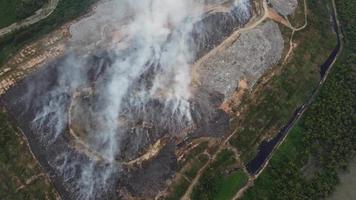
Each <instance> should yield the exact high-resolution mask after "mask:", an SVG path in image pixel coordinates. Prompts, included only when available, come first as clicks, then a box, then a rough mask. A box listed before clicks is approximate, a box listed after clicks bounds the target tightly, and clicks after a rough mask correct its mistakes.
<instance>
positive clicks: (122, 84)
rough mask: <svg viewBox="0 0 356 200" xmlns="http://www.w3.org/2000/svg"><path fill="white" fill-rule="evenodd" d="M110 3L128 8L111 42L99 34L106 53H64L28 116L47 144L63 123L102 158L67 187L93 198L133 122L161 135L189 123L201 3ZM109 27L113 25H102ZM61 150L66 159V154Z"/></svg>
mask: <svg viewBox="0 0 356 200" xmlns="http://www.w3.org/2000/svg"><path fill="white" fill-rule="evenodd" d="M116 1H117V2H116V4H117V5H120V6H125V7H124V8H121V9H120V10H121V11H125V12H126V13H125V17H123V16H124V15H120V20H126V21H125V23H122V25H120V27H119V28H116V29H114V31H113V34H112V35H115V34H118V35H120V38H121V39H120V40H119V41H117V40H115V39H112V40H110V39H111V38H110V37H109V41H111V42H108V39H107V38H106V39H103V40H102V41H104V44H105V45H106V47H107V49H106V50H104V51H102V50H100V51H99V50H97V51H92V52H90V53H87V52H86V53H74V52H70V51H69V52H68V55H69V56H66V58H65V60H64V61H62V62H61V64H60V66H59V67H58V70H57V71H58V74H59V75H58V76H59V78H58V81H57V83H56V86H55V87H54V89H51V90H50V91H49V92H48V93H47V94H46V95H45V96H44V97H43V100H42V101H41V102H37V103H38V104H40V105H42V110H41V111H40V112H39V113H38V114H37V116H36V118H35V119H34V121H33V126H34V127H36V128H37V129H46V131H43V132H46V133H47V135H42V137H43V139H44V140H49V138H50V140H49V141H50V142H54V141H55V140H56V138H58V137H59V135H60V134H63V133H64V132H65V129H67V128H68V124H69V128H70V129H71V132H72V133H74V135H75V137H78V138H79V139H80V140H82V142H83V143H85V144H84V145H85V147H88V148H90V150H91V151H93V152H95V153H94V154H95V155H99V157H103V158H105V167H101V166H98V165H97V164H95V163H94V162H86V163H80V164H81V165H83V164H84V165H85V166H83V167H82V169H81V170H80V175H79V178H77V180H76V181H75V183H76V185H73V190H76V192H77V193H78V197H77V198H79V199H90V198H93V199H94V198H95V195H96V194H94V193H95V192H96V190H97V189H96V188H97V187H99V186H100V188H101V189H103V190H104V191H105V188H106V186H107V185H108V184H111V180H110V178H111V175H112V174H113V173H114V172H115V173H117V172H118V171H120V166H121V164H120V162H121V160H120V158H122V157H123V156H122V154H124V153H125V152H121V150H122V149H123V148H121V147H122V146H121V145H123V142H124V138H127V134H128V133H130V129H131V127H132V126H135V125H136V123H139V122H140V123H141V121H143V122H151V123H152V124H154V125H155V126H156V127H158V128H161V129H163V130H165V131H166V134H179V132H180V131H181V130H182V129H184V128H187V127H189V126H192V125H193V123H194V122H193V116H192V115H193V114H192V112H193V111H194V108H192V106H191V98H192V91H191V88H190V87H191V85H190V84H191V77H190V65H191V64H192V63H193V62H194V59H195V58H196V52H195V51H194V48H192V45H191V43H190V42H191V41H192V38H191V37H192V30H193V27H194V24H195V23H196V22H197V21H199V20H200V19H201V17H202V14H203V11H204V4H205V3H202V2H198V1H193V0H139V1H138V0H116ZM238 2H240V1H236V6H242V7H241V10H247V9H248V8H245V7H243V6H244V5H245V4H246V3H245V1H243V3H242V4H241V5H240V4H238ZM106 14H107V15H111V13H106ZM114 16H116V15H113V17H114ZM113 21H115V20H113ZM111 25H112V26H113V27H115V26H116V24H109V25H108V26H111ZM103 30H106V29H103ZM97 34H98V35H101V36H103V37H104V36H105V37H107V35H109V36H110V34H107V33H105V34H102V33H97ZM105 42H106V43H105ZM93 43H95V41H93ZM83 48H84V47H83ZM100 49H103V48H102V47H101V48H100ZM98 52H99V53H98ZM93 54H94V55H95V56H94V58H93V56H92V55H93ZM195 116H199V114H195ZM71 123H73V124H75V126H74V125H73V126H71V125H72V124H71ZM48 127H50V129H49V130H47V129H48ZM77 132H81V133H77ZM83 135H84V136H83ZM61 156H62V157H63V158H62V160H65V162H67V158H68V155H61ZM58 159H60V160H61V158H58ZM77 164H78V163H77ZM74 165H75V164H74ZM73 168H75V167H74V166H73V162H72V163H71V164H67V163H64V164H62V165H60V167H59V168H58V167H57V170H58V171H59V173H61V174H62V175H63V176H64V180H71V179H73V178H74V176H77V175H74V174H73V173H68V171H69V172H71V171H72V169H73ZM68 174H69V175H68ZM108 187H109V186H108Z"/></svg>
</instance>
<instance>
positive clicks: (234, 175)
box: [191, 150, 248, 200]
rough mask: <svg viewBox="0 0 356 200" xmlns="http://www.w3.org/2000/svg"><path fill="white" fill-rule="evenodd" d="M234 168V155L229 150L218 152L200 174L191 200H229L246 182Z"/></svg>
mask: <svg viewBox="0 0 356 200" xmlns="http://www.w3.org/2000/svg"><path fill="white" fill-rule="evenodd" d="M236 168H237V166H236V159H235V158H234V153H233V152H231V151H229V150H223V151H222V152H220V153H219V154H218V156H217V158H216V160H215V161H214V162H213V163H211V164H210V165H209V167H208V168H207V169H206V171H205V172H204V173H203V174H202V177H201V178H200V179H199V182H198V183H197V185H196V186H195V187H194V189H193V192H192V195H191V199H192V200H195V199H196V200H198V199H199V200H200V199H206V200H208V199H216V200H225V199H231V198H232V197H233V196H234V195H235V194H236V192H237V191H238V190H239V189H240V188H241V187H243V186H244V185H245V184H246V182H247V180H248V177H247V175H246V174H245V173H244V172H243V171H241V170H239V169H236Z"/></svg>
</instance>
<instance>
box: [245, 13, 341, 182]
mask: <svg viewBox="0 0 356 200" xmlns="http://www.w3.org/2000/svg"><path fill="white" fill-rule="evenodd" d="M332 21H333V29H334V32H335V33H336V36H337V44H336V46H335V48H334V49H333V51H332V52H331V53H330V55H329V56H328V58H327V59H326V61H325V62H324V63H323V64H322V65H321V66H320V76H321V79H320V82H319V84H318V87H317V89H316V90H315V91H314V92H313V94H312V95H311V96H310V97H309V98H308V100H307V101H306V102H305V103H304V104H303V105H302V106H301V107H299V108H298V109H296V111H295V112H294V114H293V116H292V118H291V119H290V120H289V121H288V123H287V125H286V126H284V127H283V128H282V129H281V130H280V131H279V133H278V134H277V135H276V136H275V137H274V138H273V139H272V140H269V141H263V142H262V143H261V144H260V146H259V147H258V153H257V155H256V156H255V157H254V158H253V159H252V160H251V161H250V162H249V163H248V164H247V165H246V168H247V171H248V172H249V173H250V174H253V175H256V174H258V173H259V172H260V171H261V169H262V168H263V166H264V164H265V163H266V162H267V161H268V159H269V158H270V157H271V156H272V153H273V150H274V149H275V148H276V146H277V145H278V144H279V143H280V142H281V141H282V140H283V138H285V137H286V135H287V134H288V132H289V130H290V129H291V128H292V127H293V126H294V124H295V123H296V121H297V120H298V119H299V118H300V116H301V114H302V113H303V112H304V111H305V110H306V109H307V108H308V107H309V105H310V104H311V103H312V102H313V100H314V98H315V96H316V95H317V93H318V91H319V89H320V88H321V86H322V85H323V83H324V81H325V78H326V75H327V73H328V71H329V69H330V66H331V65H332V64H333V62H334V61H335V60H336V58H337V55H338V53H339V52H340V50H341V45H342V43H341V36H342V34H341V33H340V27H339V25H338V23H337V19H336V13H335V10H334V9H333V12H332Z"/></svg>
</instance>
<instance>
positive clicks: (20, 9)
mask: <svg viewBox="0 0 356 200" xmlns="http://www.w3.org/2000/svg"><path fill="white" fill-rule="evenodd" d="M46 1H47V0H11V1H9V0H0V28H3V27H6V26H9V25H11V24H12V23H15V22H17V21H19V20H22V19H25V18H26V17H29V16H31V15H32V14H34V13H35V11H37V10H38V9H40V8H41V7H42V6H43V5H44V4H45V3H46Z"/></svg>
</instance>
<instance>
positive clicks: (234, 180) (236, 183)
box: [213, 170, 248, 200]
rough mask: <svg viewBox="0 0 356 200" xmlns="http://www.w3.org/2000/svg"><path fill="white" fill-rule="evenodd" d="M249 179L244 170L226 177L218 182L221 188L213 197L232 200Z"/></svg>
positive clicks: (219, 199) (220, 199)
mask: <svg viewBox="0 0 356 200" xmlns="http://www.w3.org/2000/svg"><path fill="white" fill-rule="evenodd" d="M247 180H248V177H247V175H246V174H245V173H244V172H243V171H242V170H238V171H236V172H233V173H232V174H231V175H229V176H227V177H224V178H223V179H222V180H221V182H220V183H219V184H218V186H217V187H218V188H219V189H218V190H217V193H216V195H215V196H214V197H213V199H216V200H230V199H231V198H232V197H234V195H235V194H236V193H237V192H238V191H239V190H240V189H241V188H242V187H243V186H244V185H245V184H246V183H247Z"/></svg>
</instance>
